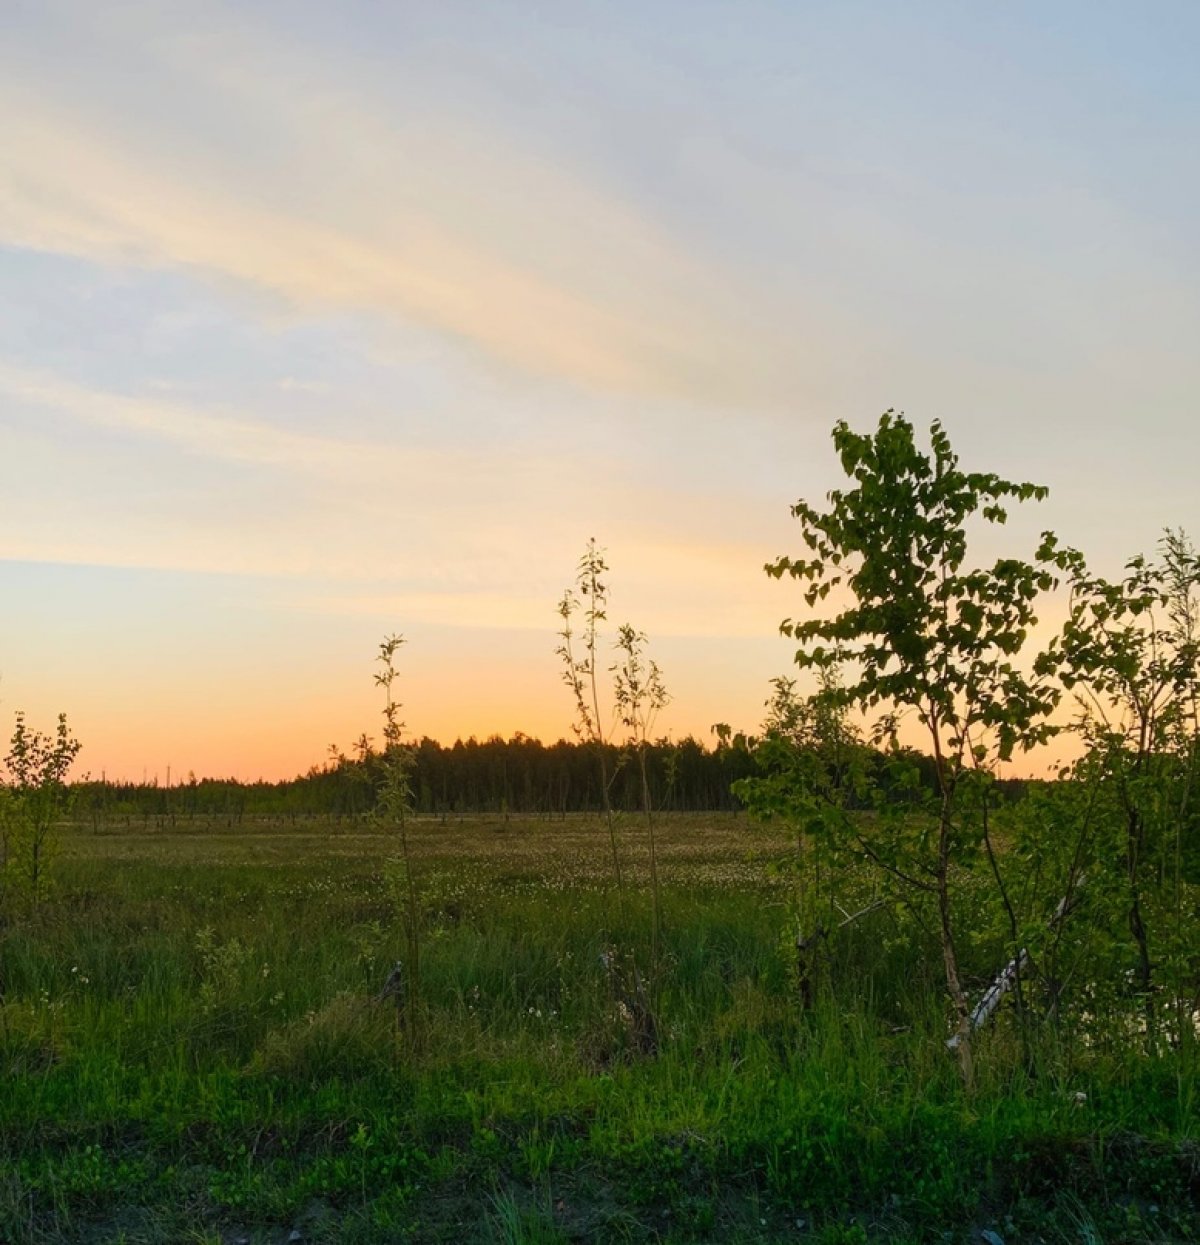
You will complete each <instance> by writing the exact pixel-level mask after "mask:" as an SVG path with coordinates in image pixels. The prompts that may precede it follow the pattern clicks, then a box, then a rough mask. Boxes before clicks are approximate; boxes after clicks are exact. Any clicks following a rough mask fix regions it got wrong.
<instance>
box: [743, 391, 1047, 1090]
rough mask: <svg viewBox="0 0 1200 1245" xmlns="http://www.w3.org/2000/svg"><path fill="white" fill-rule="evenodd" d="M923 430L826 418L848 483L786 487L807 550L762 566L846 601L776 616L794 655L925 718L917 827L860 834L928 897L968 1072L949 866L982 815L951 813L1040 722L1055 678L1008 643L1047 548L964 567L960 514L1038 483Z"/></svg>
mask: <svg viewBox="0 0 1200 1245" xmlns="http://www.w3.org/2000/svg"><path fill="white" fill-rule="evenodd" d="M929 440H930V449H929V451H928V452H926V451H925V450H923V449H922V448H921V447H920V446H918V444H917V440H916V437H915V435H914V430H913V426H912V424H911V423H909V421H908V420H907V419H905V418H904V417H903V416H902V415H899V414H896V413H895V412H893V411H888V412H886V413H885V414H884V415H883V416H882V418H881V419H880V421H879V425H878V427H877V428H876V430H875V432H874V433H868V434H859V433H855V432H853V431H852V430H851V429H850V428H849V426H848V425H847V424H846V423H845V422H839V423H838V424H837V425H836V426H835V428H834V430H833V441H834V445H835V448H836V449H837V452H838V455H839V458H840V460H841V465H842V468H843V470H844V471H845V473H846V475H847V476H848V477H849V478H850V480H851V481H852V485H851V487H849V488H846V489H835V490H833V491H832V492H830V493H829V495H828V498H827V500H828V503H829V505H828V508H827V509H825V510H820V509H818V508H816V507H814V506H812V505H810V504H809V503H807V502H805V501H800V502H797V504H796V505H795V506H793V507H792V514H793V515H794V516H795V517H796V518H797V519H798V520H799V521H800V524H801V535H802V539H803V540H804V543H805V545H806V546H807V551H808V552H807V555H806V556H805V557H803V558H790V557H781V558H779V559H778V560H777V561H776V562H774V563H771V564H769V565H768V566H767V568H766V569H767V571H768V572H769V573H770V574H771V575H773V576H776V577H781V576H783V575H789V576H791V577H792V578H794V579H797V580H799V581H801V582H802V583H803V584H805V585H806V590H805V601H806V603H807V605H808V606H809V607H810V608H815V607H817V606H818V605H819V604H820V603H822V602H825V601H831V603H832V602H845V603H844V605H842V607H841V608H839V609H837V610H836V611H835V612H834V613H832V614H814V615H813V616H811V617H808V618H806V619H804V620H802V621H793V620H790V619H789V620H786V621H785V622H784V623H783V624H782V626H781V630H782V631H783V632H784V634H786V635H789V636H791V637H792V638H793V639H795V640H797V641H798V642H799V648H798V650H797V652H796V656H795V660H796V664H797V665H798V666H799V667H801V668H802V669H815V670H817V671H821V670H824V669H829V668H830V667H838V668H840V669H841V670H843V671H844V672H846V676H847V683H846V685H845V688H844V692H843V695H844V700H845V703H846V704H848V705H851V706H855V707H859V708H862V709H868V710H870V709H876V710H878V711H880V712H881V713H882V714H883V717H882V719H881V725H880V731H881V733H882V734H884V735H887V734H891V735H892V737H893V739H894V730H895V726H896V722H897V721H898V718H899V717H900V716H901V715H903V714H905V713H910V714H913V715H915V717H916V719H917V721H918V722H919V723H920V724H921V726H922V727H923V728H924V735H925V738H926V741H927V743H928V746H929V748H930V750H931V752H932V754H933V758H934V771H935V776H936V788H937V792H936V800H935V804H934V807H933V809H932V813H933V826H932V833H926V832H925V830H924V829H923V828H921V827H915V828H914V827H912V820H913V819H912V818H911V817H909V818H905V819H903V820H899V819H897V820H896V821H895V822H893V824H892V827H891V829H892V831H893V833H892V835H891V837H890V838H889V839H887V840H885V839H883V838H878V839H877V840H876V841H871V840H868V839H866V838H863V839H862V843H863V846H864V848H865V849H866V851H867V853H868V854H869V855H870V856H871V858H872V859H873V860H874V862H875V863H876V864H877V865H879V866H880V867H881V868H883V869H884V870H885V871H886V872H887V873H888V874H889V876H890V877H891V878H892V879H893V880H894V881H896V882H898V883H902V884H903V885H904V886H905V887H908V888H910V889H912V890H915V891H917V892H920V893H924V894H927V895H929V896H931V897H932V899H933V900H934V901H935V903H936V910H937V925H938V934H939V940H940V943H941V951H942V960H943V967H944V973H945V980H946V987H947V991H948V993H949V996H950V999H951V1002H952V1004H953V1008H954V1014H955V1022H956V1023H955V1037H956V1039H957V1040H956V1049H957V1051H958V1055H959V1058H960V1061H961V1068H962V1073H963V1077H964V1080H965V1081H966V1082H968V1083H970V1082H971V1080H972V1053H971V1041H970V1037H971V1008H970V1005H969V1002H968V999H967V993H966V988H965V986H964V984H963V981H962V976H961V973H960V970H959V950H958V937H957V931H956V923H955V909H954V903H953V899H954V894H953V884H954V881H953V872H952V865H953V863H954V862H955V860H956V858H957V857H958V856H959V855H961V854H963V853H964V852H969V851H970V850H972V849H973V848H974V846H975V844H976V843H977V841H978V839H979V837H980V836H981V827H980V826H979V824H978V823H977V822H973V819H971V818H969V817H966V816H964V814H966V813H967V812H968V811H969V810H968V808H967V806H966V804H965V803H964V800H963V796H964V791H965V789H966V787H967V786H968V785H969V784H970V782H971V781H972V779H973V778H976V777H978V776H981V775H986V774H987V773H988V772H990V770H991V769H992V767H994V766H995V765H996V764H997V763H998V762H1001V761H1006V760H1009V759H1010V758H1011V757H1012V756H1013V755H1014V754H1015V753H1016V752H1018V751H1022V750H1025V749H1028V748H1031V747H1033V746H1035V745H1036V744H1039V743H1042V742H1044V741H1045V740H1047V739H1048V738H1049V737H1050V736H1051V735H1052V734H1053V733H1054V730H1055V727H1054V726H1053V725H1052V724H1051V722H1050V720H1049V719H1050V714H1051V712H1052V711H1053V709H1054V707H1055V705H1056V703H1057V700H1058V691H1057V688H1056V686H1055V684H1054V683H1053V682H1052V681H1051V680H1050V679H1048V678H1043V677H1041V676H1039V675H1030V674H1027V673H1025V672H1024V671H1023V670H1022V669H1021V667H1020V666H1019V664H1018V658H1019V657H1020V656H1021V654H1022V650H1023V649H1024V647H1025V644H1026V641H1027V638H1028V635H1029V631H1030V629H1031V628H1032V627H1033V626H1034V624H1035V623H1036V621H1037V619H1036V614H1035V604H1036V601H1037V598H1038V597H1039V595H1040V594H1041V593H1043V592H1045V591H1047V590H1049V589H1050V588H1052V587H1053V586H1054V584H1055V582H1056V576H1055V570H1056V568H1057V566H1058V565H1059V561H1060V560H1056V549H1055V546H1054V542H1053V538H1052V537H1046V538H1044V539H1043V542H1042V546H1041V548H1040V549H1039V551H1038V553H1037V555H1036V557H1035V560H1034V561H1029V562H1027V561H1020V560H1017V559H1013V558H1001V559H999V560H997V561H996V562H994V563H993V564H992V565H991V566H990V567H978V568H976V567H971V566H970V565H969V564H968V561H967V553H968V523H969V522H970V521H971V520H973V519H976V518H981V519H983V520H984V521H986V522H988V523H992V524H999V523H1003V522H1005V520H1006V519H1007V505H1008V504H1009V502H1010V501H1016V502H1024V501H1031V500H1041V499H1042V498H1044V497H1045V496H1046V493H1047V490H1046V489H1045V488H1043V487H1040V486H1038V485H1035V484H1028V483H1014V482H1011V481H1008V480H1004V479H1002V478H1001V477H999V476H997V475H992V474H985V473H977V472H970V473H968V472H964V471H962V470H961V468H960V467H959V465H958V457H957V455H955V454H954V452H953V450H952V449H951V446H950V441H949V438H948V437H947V435H946V433H945V431H944V429H943V428H942V426H941V425H940V424H939V423H934V424H933V425H932V426H931V429H930V437H929Z"/></svg>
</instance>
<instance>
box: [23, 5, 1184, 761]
mask: <svg viewBox="0 0 1200 1245" xmlns="http://www.w3.org/2000/svg"><path fill="white" fill-rule="evenodd" d="M1198 40H1200V9H1198V8H1197V7H1196V6H1195V5H1193V4H1189V3H1178V4H1170V3H1151V4H1146V5H1127V4H1116V3H1104V2H1102V0H1090V2H1089V3H1067V2H1060V3H1056V4H1052V5H1048V4H1045V3H1010V4H1005V5H982V4H965V5H964V4H962V3H958V2H955V3H936V2H926V3H919V4H915V5H914V4H900V3H885V2H883V0H874V2H870V3H868V2H861V3H860V2H855V0H839V2H838V3H804V2H797V3H792V4H780V3H758V2H756V0H739V2H738V3H732V2H730V3H723V4H717V3H705V2H702V0H690V2H689V3H686V4H685V3H674V2H672V0H658V2H657V3H655V4H651V5H646V4H644V3H636V4H635V3H629V4H626V3H620V2H613V3H608V4H603V5H601V4H595V3H591V4H578V3H573V2H572V0H553V2H550V0H547V2H546V3H536V2H534V0H524V2H522V3H504V2H503V0H499V2H493V3H474V4H467V3H455V2H454V0H445V2H443V3H438V4H428V3H426V4H419V3H405V2H400V3H394V4H381V3H378V0H343V2H342V3H339V4H336V5H333V4H327V3H315V2H313V0H243V2H241V3H232V2H229V3H222V2H221V0H205V2H204V3H203V4H201V3H198V2H197V0H192V2H191V3H126V2H124V0H110V2H109V3H105V4H103V5H97V4H92V3H88V2H86V0H75V2H68V0H29V2H26V0H0V116H3V118H4V124H3V125H2V126H0V603H2V608H0V723H2V722H3V719H4V718H6V717H8V716H9V715H10V714H11V713H12V712H13V711H15V710H16V709H24V710H26V712H27V713H28V714H29V716H30V719H31V722H32V723H33V724H34V725H38V726H42V727H43V729H48V728H50V727H52V726H53V722H54V718H55V715H56V714H57V713H58V712H59V711H65V712H67V714H68V716H69V719H70V721H71V723H72V726H73V727H74V729H75V732H76V734H77V735H78V736H79V738H80V739H81V740H82V742H83V744H84V751H83V753H82V754H81V757H80V767H81V768H82V769H86V770H88V771H90V772H91V773H93V774H100V773H105V774H107V775H108V776H109V777H129V778H140V777H142V775H143V774H145V775H147V776H155V775H157V776H158V777H159V778H160V780H165V777H166V774H167V770H168V767H171V769H172V771H173V773H174V774H175V775H183V774H185V773H186V772H187V771H189V770H192V771H195V772H196V773H197V774H214V775H232V776H238V777H242V778H255V777H258V776H260V775H261V776H265V777H268V778H277V777H282V776H288V775H292V774H295V773H297V772H302V771H304V770H306V769H307V768H308V767H309V766H310V765H311V764H313V763H319V762H321V761H322V760H323V759H324V757H325V755H326V751H327V749H328V746H329V745H330V744H331V743H336V744H338V745H340V746H342V747H348V746H349V744H350V743H351V742H352V741H353V740H354V739H356V738H357V737H358V736H359V735H360V734H361V733H363V732H364V731H365V732H367V733H368V734H372V735H374V736H376V737H378V735H379V733H380V731H379V728H380V715H379V708H380V699H379V692H378V689H376V688H375V687H374V686H373V681H372V676H373V661H374V657H375V654H376V651H377V648H378V645H379V642H380V640H381V639H382V637H383V636H384V635H385V634H388V633H391V632H400V633H402V634H403V635H404V636H405V637H406V640H407V644H406V646H405V648H404V649H403V650H402V655H401V658H400V667H401V676H402V677H401V681H400V696H401V699H402V700H403V701H404V719H405V721H406V723H407V725H408V728H409V730H410V731H411V732H412V733H413V734H415V735H422V734H428V735H432V736H434V737H436V738H441V739H443V740H447V741H449V740H452V739H453V738H455V737H456V736H459V735H461V736H466V735H470V734H475V735H478V736H481V737H482V736H486V735H489V734H492V733H494V732H498V733H501V734H505V735H508V734H511V733H512V732H514V731H517V730H521V731H524V732H526V733H527V734H532V735H539V736H542V737H544V738H558V737H559V736H562V735H569V733H570V727H571V716H572V712H571V711H572V706H571V700H570V694H569V692H568V691H567V689H566V688H565V687H563V685H562V683H561V681H560V677H559V675H560V671H559V666H558V664H557V659H556V658H555V655H554V650H555V646H556V642H557V641H556V638H555V630H556V628H557V625H558V617H557V614H556V612H555V605H556V602H557V600H558V599H559V597H560V596H561V594H562V591H563V589H564V587H565V586H566V585H567V584H569V583H570V582H571V580H572V578H573V575H574V570H575V565H576V562H577V560H578V558H579V556H580V554H581V552H582V550H583V547H584V545H585V544H586V542H587V540H588V539H589V538H590V537H593V536H594V537H595V538H596V539H597V541H598V542H599V543H600V544H601V545H602V546H603V547H604V548H605V549H606V550H607V556H608V560H609V563H610V565H611V568H612V569H611V574H610V580H609V582H610V587H611V602H610V607H611V608H610V617H611V620H612V622H613V623H614V624H615V623H617V622H624V621H630V622H632V623H634V624H635V625H636V626H637V627H639V628H640V629H642V630H644V631H645V632H646V633H647V635H648V636H649V651H650V653H651V655H652V656H654V657H655V658H656V659H657V660H658V662H659V664H660V665H661V667H662V669H663V672H664V676H665V679H666V682H667V685H668V688H669V690H670V691H671V693H672V696H673V701H672V703H671V705H670V706H669V707H668V709H667V710H666V711H665V713H664V715H663V717H662V719H661V727H662V729H663V730H664V731H669V732H670V733H671V734H673V735H676V736H680V735H684V734H687V733H689V732H690V733H695V734H696V735H698V736H701V737H705V738H707V737H709V733H708V732H709V726H710V725H711V724H712V723H714V722H717V721H726V722H731V723H733V724H734V725H735V726H739V727H744V728H753V727H754V726H755V725H756V724H757V722H758V721H759V719H760V718H761V713H762V703H763V701H764V700H765V699H766V696H767V694H768V692H769V690H770V689H769V686H768V681H769V680H770V679H771V678H772V677H774V676H776V675H780V674H786V673H787V672H788V670H789V666H790V663H791V646H790V644H789V642H788V641H787V640H786V639H783V638H781V637H780V636H779V634H778V625H779V622H780V621H781V620H782V619H783V618H784V617H788V616H794V615H796V614H797V613H799V612H800V610H802V608H803V606H802V603H801V601H800V596H799V592H798V591H797V589H796V587H795V586H794V585H789V584H786V583H780V582H777V581H774V580H770V579H768V577H767V576H765V575H764V574H763V570H762V568H763V564H764V563H765V562H766V561H768V560H771V559H773V558H775V557H777V556H778V555H780V554H783V553H789V552H790V553H799V552H800V549H799V535H798V529H797V527H796V525H795V522H794V520H792V519H791V517H790V514H789V507H790V505H791V504H792V503H793V502H794V501H796V500H797V499H798V498H801V497H804V498H809V499H813V500H819V499H820V498H821V497H823V495H824V494H825V493H826V492H827V491H828V490H829V489H830V488H834V487H836V486H837V485H838V483H839V475H838V469H837V464H836V461H835V458H834V455H833V452H832V448H831V445H830V441H829V432H830V429H831V427H832V426H833V424H834V422H835V421H837V420H839V419H845V420H847V421H848V422H849V423H850V424H851V425H852V426H854V427H857V428H862V429H866V428H869V427H871V426H873V425H874V423H875V421H876V420H877V419H878V416H879V414H880V413H881V412H882V411H883V410H885V409H887V408H892V407H894V408H897V409H901V410H903V411H905V412H906V413H907V415H908V416H909V418H911V419H912V420H913V421H914V422H916V423H917V424H919V425H925V424H927V423H929V422H930V421H932V420H934V419H940V420H941V421H942V422H943V423H944V425H945V427H946V429H947V432H948V433H949V435H950V438H951V440H952V442H953V444H954V446H955V449H956V450H957V451H958V452H959V454H960V456H961V458H962V461H963V463H964V466H967V467H969V468H972V469H978V470H987V471H996V472H999V473H1000V474H1002V475H1007V476H1010V477H1013V478H1016V479H1022V480H1023V479H1031V480H1035V481H1037V482H1038V483H1042V484H1046V485H1048V486H1049V488H1050V490H1051V492H1050V498H1049V500H1048V501H1046V502H1044V503H1042V504H1041V505H1040V506H1039V507H1037V508H1036V513H1035V514H1030V515H1025V514H1021V515H1019V516H1014V519H1013V520H1012V521H1011V522H1010V524H1009V525H1008V527H1006V528H1005V529H1002V531H1001V532H1000V533H991V534H989V535H987V536H986V537H985V539H984V543H983V545H982V546H981V556H989V555H995V554H996V553H999V552H1005V553H1013V554H1015V555H1023V554H1026V553H1028V552H1031V551H1032V547H1033V542H1034V539H1035V536H1036V533H1037V532H1038V531H1040V530H1042V529H1043V528H1052V529H1054V530H1055V531H1057V532H1058V533H1059V535H1060V536H1061V537H1062V538H1063V540H1064V541H1066V542H1067V543H1071V544H1075V545H1078V546H1079V547H1081V548H1082V549H1083V550H1084V551H1085V553H1087V555H1088V556H1089V559H1090V561H1091V562H1092V563H1093V564H1094V566H1095V567H1096V569H1097V570H1099V571H1102V572H1104V573H1109V574H1112V573H1116V572H1117V571H1118V570H1119V569H1120V567H1121V565H1122V564H1123V562H1124V560H1125V559H1126V558H1127V557H1128V556H1130V555H1132V554H1134V553H1137V552H1139V551H1149V550H1151V549H1152V547H1153V545H1154V543H1155V541H1156V539H1157V537H1158V534H1159V533H1160V531H1161V529H1162V528H1164V527H1165V526H1172V527H1180V526H1182V527H1184V528H1187V529H1189V530H1190V531H1191V532H1192V533H1193V534H1196V533H1197V532H1198V531H1200V521H1198V520H1200V502H1198V501H1197V491H1196V489H1195V486H1194V476H1195V472H1196V464H1197V461H1198V458H1200V455H1198V453H1197V451H1198V450H1200V415H1198V412H1197V394H1200V351H1197V348H1196V343H1197V341H1200V233H1198V232H1197V230H1196V227H1195V221H1196V220H1197V219H1198V218H1200V162H1198V161H1197V160H1196V159H1195V152H1196V151H1197V150H1198V149H1200V77H1198V76H1197V75H1196V74H1195V72H1194V48H1195V47H1196V45H1197V41H1198ZM1061 608H1062V606H1061V602H1058V603H1056V602H1050V603H1049V604H1048V606H1047V613H1048V616H1050V617H1052V616H1053V615H1054V612H1055V610H1059V611H1061ZM0 733H2V732H0Z"/></svg>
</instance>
